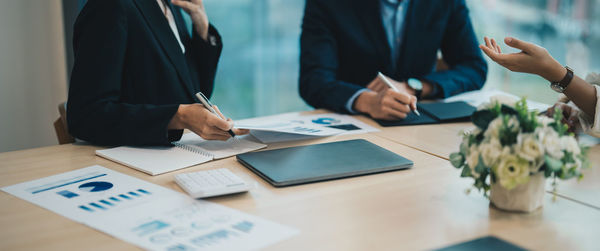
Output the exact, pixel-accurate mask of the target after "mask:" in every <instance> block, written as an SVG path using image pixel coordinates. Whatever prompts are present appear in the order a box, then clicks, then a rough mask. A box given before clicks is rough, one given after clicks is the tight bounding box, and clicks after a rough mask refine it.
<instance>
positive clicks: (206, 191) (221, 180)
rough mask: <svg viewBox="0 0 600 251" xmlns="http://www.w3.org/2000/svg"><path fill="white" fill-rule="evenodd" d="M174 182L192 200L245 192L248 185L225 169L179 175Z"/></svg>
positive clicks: (248, 187)
mask: <svg viewBox="0 0 600 251" xmlns="http://www.w3.org/2000/svg"><path fill="white" fill-rule="evenodd" d="M175 182H177V184H178V185H179V186H180V187H181V188H183V190H185V191H186V192H187V193H188V194H189V195H190V196H192V197H194V198H206V197H213V196H219V195H225V194H232V193H241V192H247V191H248V190H249V189H250V185H249V184H247V183H246V182H244V180H242V179H241V178H240V177H238V176H237V175H235V174H234V173H232V172H231V171H229V169H227V168H219V169H213V170H206V171H199V172H193V173H181V174H177V175H175Z"/></svg>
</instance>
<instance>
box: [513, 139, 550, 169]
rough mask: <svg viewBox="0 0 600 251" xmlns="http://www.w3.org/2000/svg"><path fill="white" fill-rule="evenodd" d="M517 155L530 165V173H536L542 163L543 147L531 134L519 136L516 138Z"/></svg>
mask: <svg viewBox="0 0 600 251" xmlns="http://www.w3.org/2000/svg"><path fill="white" fill-rule="evenodd" d="M516 147H517V149H518V150H517V153H518V155H519V156H520V157H521V158H523V159H525V160H527V161H529V162H530V163H531V165H530V170H529V171H531V172H537V171H538V170H539V168H540V167H541V166H542V164H543V163H544V147H543V146H542V145H541V144H540V142H538V140H537V139H536V138H535V135H533V134H531V133H524V134H519V136H517V146H516Z"/></svg>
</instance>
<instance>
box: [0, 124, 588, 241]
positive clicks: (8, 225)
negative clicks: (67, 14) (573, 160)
mask: <svg viewBox="0 0 600 251" xmlns="http://www.w3.org/2000/svg"><path fill="white" fill-rule="evenodd" d="M369 123H373V122H372V121H371V122H369ZM455 127H456V128H457V125H442V126H438V127H437V128H436V127H434V126H428V127H425V129H417V128H416V127H414V128H393V130H394V131H396V132H395V133H393V134H389V135H388V136H385V134H384V133H388V132H387V131H388V129H384V131H383V132H379V133H373V134H365V135H350V136H336V137H329V138H323V139H316V140H307V141H299V142H291V143H278V144H273V145H270V146H269V148H270V149H273V148H279V147H287V146H293V145H306V144H315V143H323V142H330V141H339V140H348V139H356V138H362V139H366V140H369V141H371V142H373V143H375V144H377V145H380V146H382V147H384V148H386V149H388V150H390V151H393V152H395V153H398V154H400V155H402V156H404V157H406V158H409V159H411V160H413V161H414V162H415V166H414V167H413V168H412V169H410V170H405V171H397V172H389V173H382V174H376V175H368V176H362V177H356V178H351V179H342V180H335V181H329V182H321V183H315V184H309V185H302V186H293V187H287V188H274V187H272V186H271V185H269V184H268V183H266V182H264V181H263V180H262V179H260V178H259V177H258V176H256V175H254V174H253V173H252V172H250V171H248V170H247V169H246V168H244V167H243V166H242V165H240V164H239V163H237V162H236V161H235V159H234V158H228V159H223V160H219V161H214V162H210V163H206V164H203V165H199V166H195V167H191V168H188V169H185V170H180V171H177V172H173V173H168V174H164V175H160V176H154V177H153V176H149V175H146V174H144V173H141V172H138V171H135V170H133V169H130V168H127V167H125V166H122V165H119V164H117V163H114V162H111V161H108V160H105V159H103V158H100V157H97V156H95V155H94V151H95V150H96V149H98V147H94V146H89V145H62V146H52V147H45V148H37V149H31V150H24V151H17V152H8V153H0V186H7V185H12V184H16V183H20V182H24V181H28V180H33V179H37V178H41V177H45V176H49V175H54V174H58V173H62V172H67V171H71V170H75V169H79V168H83V167H87V166H90V165H96V164H98V165H102V166H105V167H107V168H111V169H113V170H115V171H119V172H122V173H125V174H128V175H131V176H134V177H138V178H141V179H144V180H147V181H150V182H153V183H156V184H159V185H162V186H165V187H168V188H171V189H174V190H178V191H181V190H180V189H179V187H178V186H177V185H176V184H175V183H174V181H173V175H175V174H177V173H181V172H189V171H198V170H204V169H212V168H220V167H227V168H229V169H230V170H232V171H233V172H234V173H236V174H238V175H239V176H241V177H242V178H244V179H245V180H247V181H251V182H256V187H255V188H254V189H253V190H251V191H250V192H249V193H246V194H240V195H234V196H226V197H221V198H213V199H209V200H210V201H212V202H216V203H219V204H222V205H225V206H228V207H231V208H235V209H238V210H242V211H245V212H248V213H250V214H253V215H257V216H260V217H264V218H266V219H270V220H273V221H276V222H279V223H281V224H285V225H289V226H292V227H295V228H298V229H299V230H300V231H301V233H300V234H299V235H296V236H294V237H292V238H290V239H288V240H285V241H282V242H280V243H277V244H275V245H273V246H271V247H269V248H268V250H367V249H372V250H398V249H408V250H415V249H418V250H422V249H432V248H438V247H443V246H447V245H450V244H453V243H457V242H462V241H466V240H469V239H473V238H477V237H481V236H486V235H495V236H498V237H500V238H503V239H506V240H508V241H510V242H513V243H515V244H517V245H520V246H523V247H525V248H530V249H538V250H565V249H576V250H585V249H589V250H593V249H597V248H598V244H597V241H596V238H597V236H598V233H600V224H598V222H600V210H596V209H594V208H593V207H589V206H586V205H584V204H581V203H578V202H575V201H573V199H571V198H563V197H560V196H559V197H557V198H556V201H553V196H552V195H551V194H547V195H546V201H545V203H546V204H545V206H544V208H543V209H541V210H538V211H536V212H534V213H531V214H513V213H506V212H503V211H500V210H497V209H495V208H491V207H489V202H488V201H487V199H485V198H484V197H483V196H481V195H480V194H479V193H476V192H473V193H471V194H469V195H467V194H465V192H464V191H465V190H466V189H467V188H469V187H470V185H471V181H470V180H468V179H461V178H459V177H458V176H459V172H458V170H456V169H455V168H453V167H452V166H451V165H450V164H449V162H448V161H447V160H445V159H443V158H439V157H436V156H434V155H431V154H429V153H428V152H429V151H434V150H435V149H433V148H432V149H419V150H416V149H415V148H418V147H419V146H422V145H423V144H426V142H425V143H421V144H422V145H416V144H415V145H412V146H410V147H409V146H408V145H409V144H408V143H406V142H409V141H410V142H413V143H415V142H421V141H420V140H419V139H415V138H416V137H420V136H423V135H426V136H429V137H431V140H433V139H435V135H434V132H435V131H436V130H437V131H439V130H438V129H439V128H444V129H443V130H446V131H452V130H454V129H455ZM415 132H417V133H419V134H416V135H415ZM426 132H429V133H426ZM386 137H387V138H386ZM423 137H424V136H423ZM442 137H443V136H442ZM388 138H389V139H388ZM400 139H403V140H400ZM421 140H422V139H421ZM397 142H404V143H402V144H401V143H397ZM438 143H439V142H438ZM449 144H450V143H449ZM440 149H441V148H440ZM438 153H439V154H437V155H442V153H441V152H438ZM594 154H595V156H596V157H597V156H598V153H594ZM596 159H597V158H596ZM0 205H3V206H2V207H1V209H0V226H1V227H2V228H1V230H0V250H14V249H20V250H24V249H26V250H31V249H34V250H41V249H43V250H71V249H81V248H82V247H86V248H87V247H95V248H92V249H102V250H105V249H111V250H117V249H136V247H135V246H132V245H131V244H128V243H126V242H123V241H120V240H118V239H115V238H112V237H110V236H108V235H107V234H104V233H101V232H98V231H95V230H93V229H91V228H88V227H86V226H83V225H81V224H78V223H75V222H72V221H70V220H68V219H66V218H63V217H61V216H58V215H56V214H54V213H52V212H50V211H47V210H45V209H42V208H40V207H37V206H34V205H32V204H30V203H28V202H25V201H23V200H20V199H18V198H16V197H13V196H11V195H9V194H6V193H3V192H2V193H0Z"/></svg>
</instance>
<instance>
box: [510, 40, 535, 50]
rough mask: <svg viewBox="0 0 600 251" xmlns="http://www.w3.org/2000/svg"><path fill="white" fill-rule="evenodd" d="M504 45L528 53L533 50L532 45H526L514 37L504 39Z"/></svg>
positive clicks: (526, 43)
mask: <svg viewBox="0 0 600 251" xmlns="http://www.w3.org/2000/svg"><path fill="white" fill-rule="evenodd" d="M504 43H505V44H506V45H508V46H510V47H513V48H517V49H520V50H522V51H524V52H530V51H531V48H533V46H534V45H533V44H532V43H528V42H525V41H521V40H519V39H516V38H514V37H506V38H504Z"/></svg>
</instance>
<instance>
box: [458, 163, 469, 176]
mask: <svg viewBox="0 0 600 251" xmlns="http://www.w3.org/2000/svg"><path fill="white" fill-rule="evenodd" d="M460 177H471V168H469V166H467V165H465V167H464V168H463V170H462V172H461V173H460Z"/></svg>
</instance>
